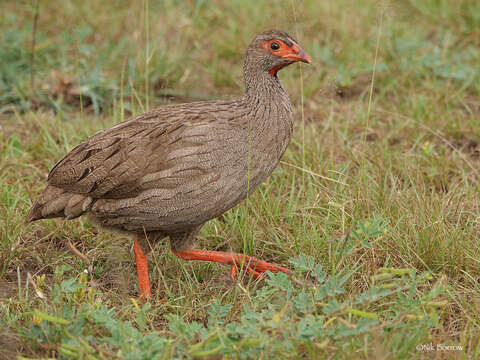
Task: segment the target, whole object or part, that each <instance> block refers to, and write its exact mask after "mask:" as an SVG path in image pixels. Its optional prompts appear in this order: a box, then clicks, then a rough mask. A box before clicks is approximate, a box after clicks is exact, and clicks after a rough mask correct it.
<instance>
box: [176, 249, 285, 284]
mask: <svg viewBox="0 0 480 360" xmlns="http://www.w3.org/2000/svg"><path fill="white" fill-rule="evenodd" d="M172 252H173V253H174V254H175V255H176V256H178V257H179V258H182V259H183V260H202V261H214V262H218V263H221V264H227V265H231V266H232V269H231V271H230V275H231V276H232V278H235V277H236V276H237V271H238V267H241V268H245V269H246V270H247V271H248V272H249V273H250V274H252V275H253V276H254V277H255V278H259V277H262V276H263V273H265V272H267V271H271V272H279V271H281V272H283V273H285V274H289V273H290V270H288V269H286V268H284V267H282V266H279V265H275V264H271V263H269V262H266V261H263V260H260V259H257V258H255V257H253V256H248V255H243V254H236V253H228V252H223V251H208V250H184V251H175V250H172Z"/></svg>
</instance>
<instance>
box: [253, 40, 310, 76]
mask: <svg viewBox="0 0 480 360" xmlns="http://www.w3.org/2000/svg"><path fill="white" fill-rule="evenodd" d="M249 58H250V59H251V60H253V61H255V62H256V63H257V65H259V66H260V67H261V69H262V70H264V71H268V72H269V73H270V75H272V76H276V75H277V71H278V70H280V69H281V68H283V67H285V66H288V65H290V64H293V63H294V62H297V61H302V62H305V63H308V64H311V62H312V60H311V59H310V57H309V56H308V55H307V54H306V53H305V51H303V49H302V48H301V47H300V45H299V44H298V43H297V41H296V40H295V39H294V38H292V37H291V36H290V35H288V34H287V33H286V32H284V31H281V30H268V31H265V32H263V33H261V34H258V35H257V36H256V37H255V39H253V41H252V43H251V44H250V45H249V47H248V49H247V61H248V59H249Z"/></svg>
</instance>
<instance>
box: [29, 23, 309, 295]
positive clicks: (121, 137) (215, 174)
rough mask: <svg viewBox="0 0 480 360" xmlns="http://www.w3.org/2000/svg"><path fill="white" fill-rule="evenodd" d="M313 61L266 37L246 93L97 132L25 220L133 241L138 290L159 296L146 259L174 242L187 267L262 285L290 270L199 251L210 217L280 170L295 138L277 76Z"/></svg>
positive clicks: (58, 168)
mask: <svg viewBox="0 0 480 360" xmlns="http://www.w3.org/2000/svg"><path fill="white" fill-rule="evenodd" d="M295 62H304V63H309V64H310V63H311V58H310V57H309V56H308V55H307V54H306V53H305V51H304V50H303V49H302V48H301V47H300V45H299V43H298V42H297V41H296V40H295V39H294V38H293V37H292V36H290V35H288V34H287V33H286V32H284V31H281V30H268V31H264V32H262V33H260V34H258V35H256V36H255V37H254V39H253V41H252V42H251V43H250V45H249V46H248V47H247V50H246V54H245V60H244V65H243V71H244V78H245V92H244V94H243V96H241V97H239V98H236V99H229V100H214V101H196V102H189V103H181V104H168V105H164V106H161V107H158V108H156V109H154V110H151V111H148V112H146V113H144V114H141V115H138V116H135V117H132V118H130V119H128V120H126V121H124V122H121V123H119V124H116V125H114V126H113V127H110V128H108V129H105V130H102V131H99V132H97V133H96V134H94V135H93V136H91V137H88V138H87V139H86V140H84V141H83V142H82V143H80V144H79V145H78V146H76V147H75V148H73V149H72V150H71V151H70V152H69V153H68V154H67V155H66V156H65V157H63V159H61V160H60V161H59V162H58V163H57V164H56V165H55V166H54V167H53V168H52V169H51V171H50V172H49V174H48V178H47V186H46V188H45V189H44V191H43V192H42V193H41V194H40V195H39V197H38V198H37V200H36V201H35V203H34V204H33V206H32V207H31V209H30V211H29V212H28V214H27V216H26V223H30V222H32V221H35V220H40V219H47V218H65V219H67V220H71V219H75V218H77V217H79V216H82V215H86V216H87V218H88V219H89V221H90V222H91V223H92V224H94V225H95V226H98V227H100V228H102V229H106V230H110V231H114V232H117V233H121V234H127V235H129V236H132V235H133V243H134V244H133V250H134V255H135V261H136V266H137V277H138V284H139V293H140V296H141V297H144V298H146V299H147V300H149V299H151V298H152V295H151V286H150V279H149V272H148V261H147V255H148V253H149V252H150V250H151V246H149V245H150V244H152V243H155V242H157V241H162V240H164V239H165V238H167V237H168V238H169V239H170V247H171V251H172V252H173V254H175V255H176V256H178V257H179V258H181V259H184V260H201V261H213V262H218V263H222V264H227V265H230V266H231V270H230V272H231V276H232V277H233V278H235V276H236V275H237V271H238V269H239V268H240V269H244V270H246V271H247V272H248V273H249V274H251V275H252V276H254V277H255V278H259V277H263V275H264V273H265V272H267V271H271V272H284V273H289V270H288V269H287V268H285V267H282V266H280V265H276V264H272V263H269V262H266V261H263V260H260V259H257V258H255V257H252V256H248V255H245V254H240V253H231V252H223V251H209V250H199V249H196V248H195V247H196V246H195V245H196V238H197V235H198V233H199V231H200V229H201V228H202V226H203V225H204V224H205V223H206V222H207V221H209V220H211V219H214V218H217V217H219V216H221V215H222V214H223V213H224V212H226V211H228V210H229V209H231V208H233V207H234V206H236V205H238V204H239V203H240V202H242V200H244V199H246V198H247V196H248V195H249V194H251V193H252V192H253V191H254V190H255V189H256V188H257V187H258V186H259V185H260V184H261V183H262V182H263V181H264V180H265V179H266V178H267V177H268V176H269V175H270V174H271V173H272V171H273V170H274V169H275V168H276V166H277V165H278V164H279V162H280V158H281V157H282V155H283V154H284V152H285V150H286V148H287V145H288V144H289V142H290V139H291V136H292V132H293V110H292V104H291V102H290V99H289V96H288V94H287V92H286V91H285V89H284V88H283V86H282V84H281V82H280V79H279V78H278V74H277V73H278V71H279V70H280V69H282V68H284V67H286V66H288V65H290V64H293V63H295Z"/></svg>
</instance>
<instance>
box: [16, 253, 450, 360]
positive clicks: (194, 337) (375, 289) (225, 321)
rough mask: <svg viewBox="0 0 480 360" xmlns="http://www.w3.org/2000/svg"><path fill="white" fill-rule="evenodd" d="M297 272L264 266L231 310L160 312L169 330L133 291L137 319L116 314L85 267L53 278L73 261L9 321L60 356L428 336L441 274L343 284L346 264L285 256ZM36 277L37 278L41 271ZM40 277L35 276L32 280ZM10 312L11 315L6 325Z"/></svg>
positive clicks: (167, 354) (270, 348) (303, 346)
mask: <svg viewBox="0 0 480 360" xmlns="http://www.w3.org/2000/svg"><path fill="white" fill-rule="evenodd" d="M290 263H291V264H293V265H294V267H295V275H294V276H293V277H290V276H288V275H286V274H283V273H278V274H272V273H269V275H268V278H267V279H266V284H265V285H264V286H262V287H260V288H257V289H253V291H252V295H251V297H250V299H249V301H246V302H244V303H243V306H242V308H241V309H236V310H234V309H233V308H232V306H231V305H230V304H228V303H225V304H222V302H221V301H220V300H218V299H217V300H214V301H213V302H212V303H211V304H210V305H209V309H208V312H207V318H206V322H205V323H201V322H198V321H195V320H194V321H186V320H185V319H184V318H183V317H182V316H180V315H174V314H165V315H164V318H165V320H166V321H167V322H168V332H167V333H165V332H164V331H157V330H155V329H152V328H151V326H150V325H149V324H150V323H151V320H152V316H153V312H152V307H151V304H150V303H146V304H144V305H142V306H140V305H138V303H137V302H136V301H134V300H132V302H133V306H132V307H131V311H132V312H134V313H135V314H136V315H135V317H134V319H135V321H134V322H132V321H129V320H122V318H121V315H119V314H118V313H117V312H116V310H115V308H114V307H109V306H107V305H106V304H103V303H102V302H101V301H100V298H99V297H98V296H97V295H98V293H97V291H96V290H94V289H93V288H91V287H90V286H89V282H88V277H87V274H85V273H82V274H81V275H80V276H79V277H77V278H69V279H66V280H61V278H62V275H63V274H64V273H65V272H66V271H69V270H71V269H69V267H66V266H63V267H59V268H57V270H56V272H55V279H56V280H55V284H54V285H53V286H52V289H51V292H50V294H49V299H48V300H49V301H48V302H40V303H38V304H37V305H35V306H33V307H32V308H31V311H29V312H26V313H25V318H24V322H25V326H22V327H19V328H17V331H18V332H19V333H21V334H22V336H23V337H24V339H25V340H26V341H28V342H30V343H31V346H38V347H40V348H44V349H49V350H54V351H56V352H58V354H59V355H60V357H61V358H64V359H70V358H77V359H100V358H102V357H104V356H107V357H108V356H112V357H115V358H122V359H152V358H160V359H167V358H177V359H184V358H206V357H209V356H214V355H227V356H231V357H232V358H240V359H257V358H260V357H263V358H269V359H275V358H279V357H283V358H298V356H302V354H303V356H307V357H316V356H321V355H322V354H324V355H326V354H327V353H328V352H330V353H331V352H332V351H334V352H335V353H337V355H338V356H339V357H342V356H344V355H345V356H346V354H347V353H348V352H345V351H346V350H345V349H348V348H350V349H355V348H360V347H361V346H362V344H363V343H364V342H365V341H372V337H373V336H375V334H376V333H378V332H380V333H383V334H384V335H386V336H387V337H388V336H389V335H388V334H389V333H390V332H392V331H393V330H394V329H396V328H400V327H406V326H408V329H409V332H410V333H411V334H415V338H416V341H417V342H418V341H420V339H422V338H426V337H427V335H428V329H429V328H431V327H432V326H435V324H436V323H437V322H438V314H437V311H436V309H437V308H438V306H441V304H442V302H439V301H437V299H438V298H439V296H441V295H442V292H443V287H442V285H441V283H440V282H439V283H436V284H433V283H432V277H431V276H430V275H429V274H427V273H424V274H415V272H414V271H401V270H399V269H381V271H380V273H379V274H378V275H376V276H374V277H373V278H372V284H371V286H370V287H369V288H368V289H366V290H365V291H363V292H360V293H359V294H358V295H355V296H351V295H349V294H348V291H347V287H348V285H349V281H350V279H351V277H352V275H353V272H351V271H350V272H341V273H339V274H334V275H332V274H330V275H329V274H327V273H326V272H325V271H324V270H323V268H322V266H321V265H320V264H317V263H316V262H315V261H314V259H313V258H312V257H310V256H305V255H300V256H299V257H298V258H294V259H291V260H290ZM41 281H44V279H43V280H41ZM40 287H41V285H40V284H39V288H40ZM12 324H13V322H11V323H10V325H12ZM414 345H415V344H414V343H412V342H409V343H405V344H402V345H399V348H398V349H396V351H397V352H398V353H399V354H408V353H409V352H410V351H412V350H413V349H412V346H414Z"/></svg>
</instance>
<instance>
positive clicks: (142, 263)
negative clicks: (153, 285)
mask: <svg viewBox="0 0 480 360" xmlns="http://www.w3.org/2000/svg"><path fill="white" fill-rule="evenodd" d="M133 252H134V253H135V261H136V263H137V275H138V284H139V285H140V292H141V294H140V295H142V296H144V297H145V298H146V299H151V298H152V293H151V290H150V279H149V277H148V263H147V257H146V256H145V254H144V253H143V251H142V249H140V246H138V240H137V237H136V236H135V238H134V244H133Z"/></svg>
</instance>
